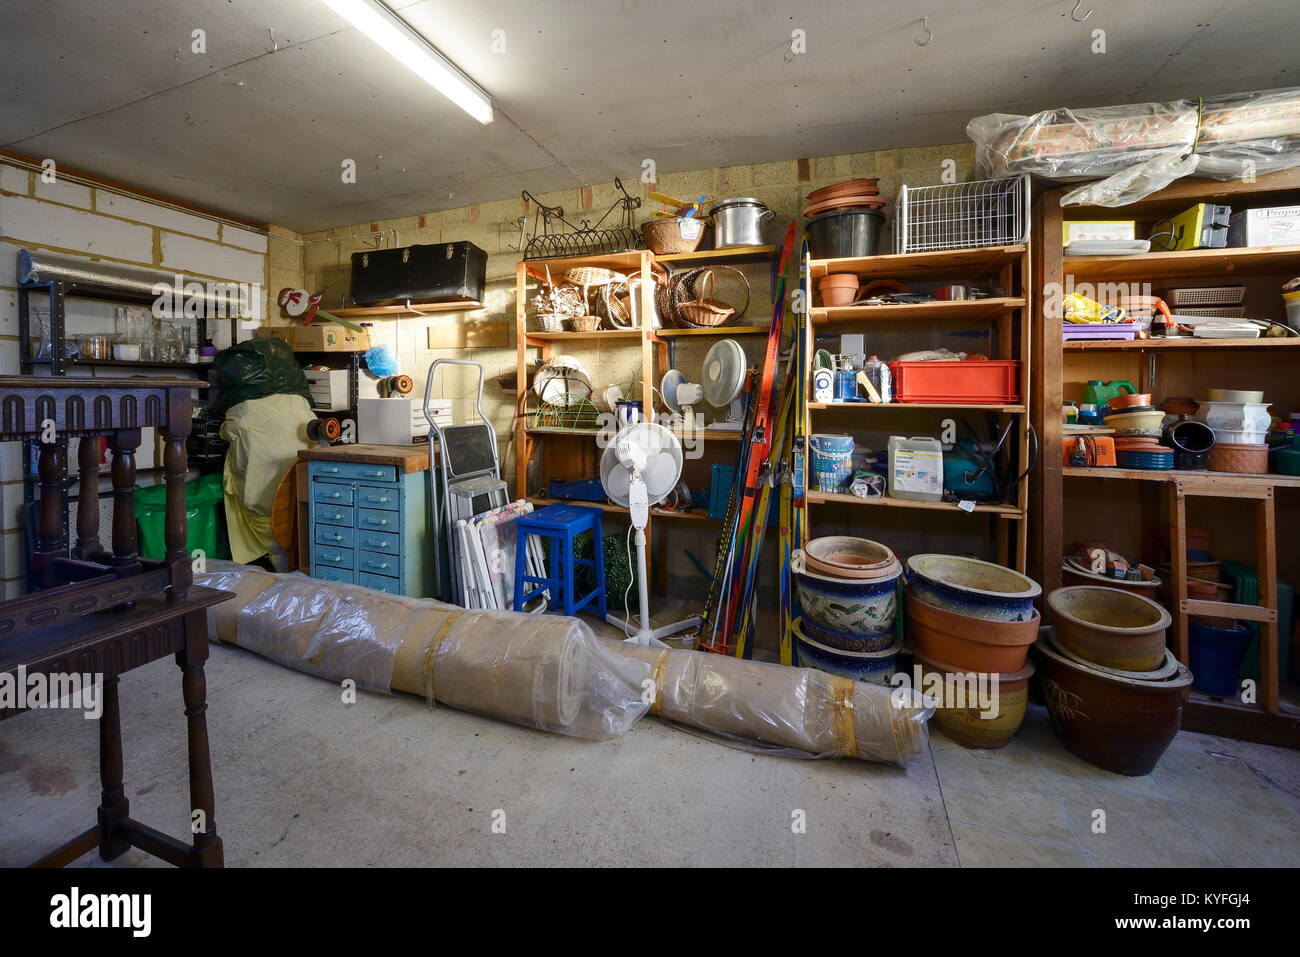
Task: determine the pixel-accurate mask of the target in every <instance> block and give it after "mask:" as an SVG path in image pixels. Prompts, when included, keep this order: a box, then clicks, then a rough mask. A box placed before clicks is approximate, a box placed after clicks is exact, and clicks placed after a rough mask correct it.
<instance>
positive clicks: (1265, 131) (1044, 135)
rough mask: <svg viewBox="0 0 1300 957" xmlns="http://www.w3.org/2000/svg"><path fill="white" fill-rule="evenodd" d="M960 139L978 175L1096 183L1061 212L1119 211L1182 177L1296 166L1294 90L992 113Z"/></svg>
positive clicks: (1298, 123) (1299, 130)
mask: <svg viewBox="0 0 1300 957" xmlns="http://www.w3.org/2000/svg"><path fill="white" fill-rule="evenodd" d="M966 134H967V135H968V136H969V137H970V138H971V140H973V141H974V143H975V156H976V162H977V166H978V169H979V170H980V171H981V172H982V173H983V174H985V175H988V176H994V177H1006V176H1015V175H1018V174H1020V173H1033V174H1035V175H1037V176H1041V177H1044V178H1046V179H1051V180H1056V181H1060V182H1078V181H1082V180H1091V179H1099V178H1101V182H1098V183H1091V184H1089V185H1088V186H1086V187H1083V188H1081V189H1077V190H1073V191H1071V192H1070V193H1068V194H1066V195H1065V196H1064V197H1063V198H1062V200H1061V205H1063V206H1069V205H1077V204H1084V203H1086V204H1090V205H1098V206H1123V205H1126V204H1128V203H1133V202H1136V201H1138V200H1140V199H1143V198H1144V197H1146V196H1149V195H1151V194H1152V193H1154V192H1156V191H1157V190H1159V189H1162V188H1163V187H1165V186H1167V185H1168V184H1169V183H1171V182H1173V181H1174V180H1176V179H1179V178H1181V177H1183V176H1190V175H1193V174H1195V175H1197V176H1203V177H1208V178H1211V179H1219V180H1229V179H1241V178H1244V177H1247V176H1260V175H1263V174H1265V173H1271V172H1274V171H1276V170H1281V169H1289V168H1291V167H1294V166H1300V90H1297V89H1281V90H1267V91H1263V92H1253V93H1234V94H1227V95H1224V96H1216V97H1209V98H1206V99H1204V100H1198V99H1185V100H1174V101H1171V102H1166V103H1134V104H1129V105H1125V106H1107V107H1100V108H1095V109H1084V110H1071V109H1058V110H1046V111H1044V112H1041V113H1035V114H1034V115H1033V116H1016V115H1011V114H1006V113H992V114H988V115H986V116H977V117H975V118H974V119H972V120H971V121H970V122H969V123H968V124H967V125H966Z"/></svg>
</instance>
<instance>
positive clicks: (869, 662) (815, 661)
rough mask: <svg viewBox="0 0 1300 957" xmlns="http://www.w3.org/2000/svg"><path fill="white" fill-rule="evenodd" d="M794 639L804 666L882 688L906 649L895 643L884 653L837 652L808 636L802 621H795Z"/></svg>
mask: <svg viewBox="0 0 1300 957" xmlns="http://www.w3.org/2000/svg"><path fill="white" fill-rule="evenodd" d="M794 639H795V644H796V646H797V648H798V651H799V666H800V667H802V668H816V669H817V670H818V671H824V672H826V673H827V674H831V675H836V676H837V677H841V678H852V679H854V680H855V681H869V682H871V683H873V684H879V685H885V684H889V677H890V675H892V674H893V673H894V664H895V662H896V661H897V659H898V653H899V652H900V651H902V650H903V643H902V642H901V641H897V642H894V643H893V644H891V645H890V646H889V647H887V648H885V649H884V650H882V651H864V652H856V651H837V650H836V649H834V648H827V647H826V646H825V645H823V644H822V643H821V642H819V641H814V640H813V639H812V638H809V637H808V635H807V634H806V633H805V632H804V622H803V619H802V618H796V619H795V621H794Z"/></svg>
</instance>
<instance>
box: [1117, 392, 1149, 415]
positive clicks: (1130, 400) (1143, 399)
mask: <svg viewBox="0 0 1300 957" xmlns="http://www.w3.org/2000/svg"><path fill="white" fill-rule="evenodd" d="M1107 404H1108V405H1109V406H1110V407H1111V408H1112V409H1114V410H1116V411H1118V410H1119V409H1131V408H1133V407H1134V406H1142V405H1150V404H1151V393H1150V392H1130V393H1127V394H1125V395H1117V396H1115V397H1114V398H1113V399H1111V400H1110V402H1109V403H1107Z"/></svg>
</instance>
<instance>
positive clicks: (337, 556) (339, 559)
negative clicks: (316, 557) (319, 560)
mask: <svg viewBox="0 0 1300 957" xmlns="http://www.w3.org/2000/svg"><path fill="white" fill-rule="evenodd" d="M326 557H327V558H329V560H330V561H332V562H341V561H343V556H342V555H335V556H333V557H332V558H331V557H329V556H326Z"/></svg>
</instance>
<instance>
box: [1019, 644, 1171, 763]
mask: <svg viewBox="0 0 1300 957" xmlns="http://www.w3.org/2000/svg"><path fill="white" fill-rule="evenodd" d="M1034 661H1035V662H1036V663H1037V665H1038V677H1039V681H1040V683H1041V685H1042V690H1043V698H1044V699H1045V700H1046V701H1047V710H1048V713H1049V714H1050V715H1051V718H1052V727H1053V729H1054V730H1055V731H1056V735H1057V737H1059V738H1060V739H1061V743H1062V744H1064V745H1065V747H1066V748H1067V749H1068V750H1069V751H1070V752H1071V753H1072V754H1075V755H1078V756H1079V757H1080V758H1082V759H1083V760H1085V761H1087V762H1088V763H1089V764H1093V765H1096V766H1097V767H1099V768H1102V769H1104V770H1106V771H1110V772H1112V773H1114V774H1125V775H1129V776H1135V775H1141V774H1150V773H1151V770H1152V769H1153V768H1154V767H1155V766H1156V763H1157V762H1158V761H1159V760H1160V756H1161V755H1163V754H1164V753H1165V749H1166V748H1168V747H1169V743H1170V742H1171V741H1173V740H1174V735H1176V734H1177V733H1178V729H1179V727H1180V726H1181V724H1182V720H1183V696H1184V694H1185V693H1186V691H1187V689H1188V687H1189V686H1190V685H1191V683H1192V673H1191V672H1190V671H1188V670H1187V669H1186V668H1185V667H1184V666H1183V665H1179V666H1178V673H1177V674H1176V675H1175V676H1174V677H1172V678H1170V679H1169V680H1168V681H1139V680H1137V679H1135V678H1121V677H1118V676H1115V675H1109V674H1106V673H1104V672H1101V671H1098V670H1097V669H1095V668H1092V667H1090V666H1088V665H1084V664H1080V663H1078V662H1076V661H1072V660H1070V659H1069V658H1067V657H1066V656H1065V655H1064V654H1063V653H1062V652H1061V650H1060V647H1059V645H1058V644H1057V642H1056V636H1055V635H1054V634H1053V633H1052V629H1050V628H1048V629H1045V636H1044V637H1043V638H1042V639H1040V640H1039V642H1038V644H1037V645H1036V646H1035V650H1034Z"/></svg>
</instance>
